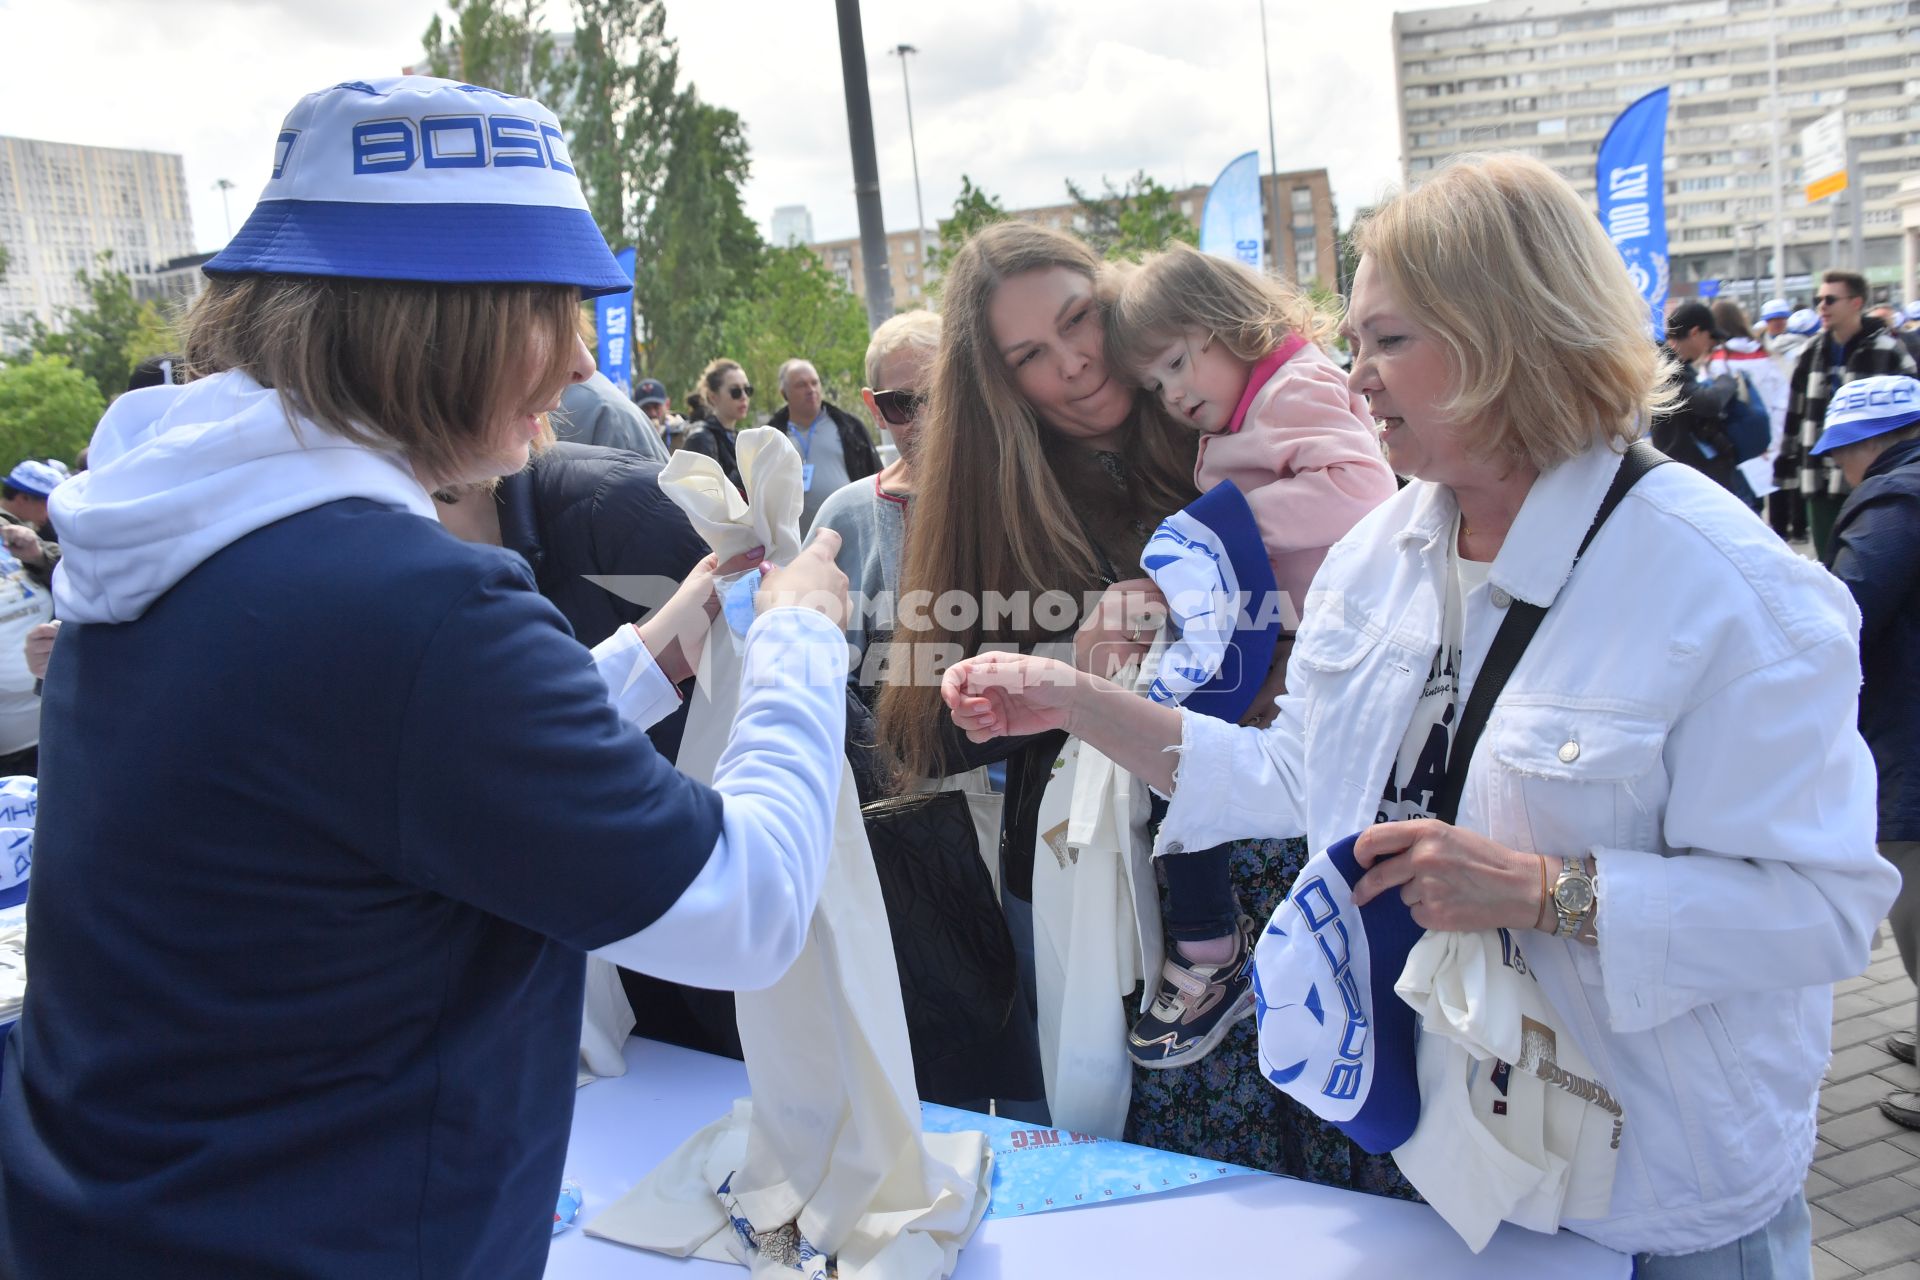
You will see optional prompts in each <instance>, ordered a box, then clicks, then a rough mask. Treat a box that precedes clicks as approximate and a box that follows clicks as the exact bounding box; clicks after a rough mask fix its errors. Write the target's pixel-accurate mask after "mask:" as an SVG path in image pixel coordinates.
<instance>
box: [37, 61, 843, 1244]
mask: <svg viewBox="0 0 1920 1280" xmlns="http://www.w3.org/2000/svg"><path fill="white" fill-rule="evenodd" d="M206 270H207V273H208V275H209V276H210V277H211V278H212V279H211V283H210V285H209V287H208V289H207V291H206V293H205V295H204V296H203V297H202V298H201V299H200V300H199V301H198V302H197V303H196V305H195V308H194V310H193V312H192V314H191V316H190V317H189V319H188V323H187V342H186V357H187V360H188V363H189V365H190V367H191V369H192V370H193V372H194V373H195V375H197V377H196V380H194V381H191V382H188V383H187V384H185V385H181V386H161V387H153V388H149V389H145V390H141V391H135V392H131V393H129V394H127V395H125V396H123V397H122V398H121V399H120V400H118V401H117V402H116V403H115V404H114V406H113V408H112V410H111V411H110V412H109V414H108V415H107V418H106V419H105V420H104V421H103V422H102V424H101V427H100V429H99V431H98V432H97V434H96V436H95V440H94V446H93V454H92V460H93V467H94V469H93V470H91V471H89V472H87V473H85V474H83V475H81V476H78V477H76V478H74V479H73V480H71V481H69V482H68V483H66V484H64V485H62V486H61V487H60V488H59V490H58V491H57V492H56V493H55V495H54V499H53V507H54V513H55V518H56V520H57V521H58V523H59V525H60V528H61V532H62V535H63V542H64V544H65V547H64V549H65V553H66V555H65V561H64V568H63V569H62V570H61V572H60V574H59V575H58V578H57V581H56V587H55V590H56V597H57V602H58V605H59V612H60V615H61V617H62V618H63V619H64V620H65V627H64V630H63V632H62V635H61V640H60V645H59V648H58V650H57V652H56V653H55V655H54V657H53V660H52V663H51V666H50V668H49V670H48V673H47V680H46V702H45V707H46V712H45V719H46V724H47V731H46V733H45V735H44V738H43V742H42V746H41V760H42V770H41V773H42V781H41V793H40V794H41V808H40V814H39V830H38V837H37V839H38V846H39V848H38V853H39V857H38V859H37V862H38V865H37V867H36V872H37V874H36V876H35V879H34V889H33V892H32V894H31V896H30V898H29V902H28V924H29V938H30V943H29V945H30V948H31V952H30V960H31V966H30V967H31V971H32V975H33V980H32V983H31V987H30V990H29V992H28V995H27V999H26V1006H25V1009H24V1012H23V1014H22V1017H21V1021H20V1023H19V1026H18V1027H17V1029H16V1030H15V1032H14V1033H13V1037H12V1039H11V1040H10V1042H9V1044H8V1049H7V1053H6V1058H5V1075H4V1078H3V1079H0V1274H5V1275H9V1276H19V1277H39V1276H80V1275H124V1274H138V1275H141V1276H183V1277H184V1276H194V1277H204V1276H239V1275H266V1274H272V1275H281V1276H350V1275H351V1276H363V1275H364V1276H373V1275H399V1274H406V1275H432V1276H468V1275H486V1276H537V1275H539V1274H540V1272H541V1271H542V1269H543V1267H544V1264H545V1259H546V1249H547V1241H548V1239H549V1229H550V1222H551V1215H552V1210H553V1204H554V1198H555V1193H556V1191H557V1189H558V1187H559V1184H560V1177H561V1163H562V1160H563V1157H564V1154H565V1150H566V1142H567V1131H568V1125H569V1121H570V1117H571V1110H572V1106H573V1085H574V1074H573V1073H574V1064H575V1054H576V1047H577V1045H578V1039H579V1031H580V1009H581V988H582V974H583V967H584V959H583V957H584V954H585V953H587V952H589V951H591V952H595V953H596V954H599V955H603V956H605V957H607V958H609V959H612V960H614V961H616V962H617V963H620V964H624V965H627V966H629V967H632V968H638V969H643V970H647V971H650V972H653V973H655V974H658V975H660V976H662V977H666V978H670V979H673V980H675V981H681V982H694V983H699V984H700V985H703V986H713V987H736V988H745V987H754V986H763V985H766V984H768V983H770V982H772V981H773V980H774V979H775V978H776V977H778V976H779V975H780V973H781V972H783V971H784V969H785V968H786V966H787V965H788V964H789V963H790V962H791V960H792V958H793V957H794V956H795V955H797V954H798V952H799V949H800V946H801V943H802V941H803V938H804V935H805V932H806V928H807V923H808V920H809V917H810V916H811V914H812V910H813V905H814V903H815V901H816V899H817V897H818V893H819V889H820V884H821V880H822V877H823V874H824V871H825V867H826V862H827V855H828V851H829V848H830V831H831V824H832V813H833V799H834V796H835V794H836V788H837V785H838V778H839V770H840V740H841V736H842V732H843V716H844V710H843V702H842V692H841V683H842V679H843V673H842V668H843V667H844V662H845V647H844V641H843V639H842V636H841V631H840V621H839V615H840V614H841V613H843V612H844V607H845V606H844V601H845V579H844V577H842V576H841V575H840V574H839V573H838V571H837V570H835V569H834V567H833V554H834V551H835V549H836V546H837V543H834V542H832V541H831V540H829V541H827V542H825V543H821V544H816V545H815V546H814V547H813V548H812V549H811V550H810V551H808V552H806V553H803V554H802V555H801V556H800V557H799V558H797V559H796V560H795V561H794V562H793V563H792V564H791V565H789V566H787V567H785V568H784V569H775V570H772V571H770V572H767V573H766V575H765V577H764V579H763V580H762V582H761V586H760V594H759V601H758V603H759V615H758V618H757V619H756V620H755V621H753V623H752V625H751V628H750V630H749V632H748V635H747V639H746V646H747V649H746V655H745V661H747V662H748V663H759V664H761V667H762V669H766V670H777V671H780V672H783V673H791V674H790V675H788V676H787V678H786V679H785V680H784V681H782V682H761V683H758V684H755V685H753V686H752V687H750V688H747V689H746V690H745V691H744V692H743V696H742V701H741V709H740V720H739V726H738V727H737V728H736V731H735V735H734V739H733V742H732V744H731V746H730V747H729V749H728V753H727V755H726V756H724V757H723V758H722V762H721V764H720V766H719V769H718V771H717V774H716V783H715V786H714V787H713V788H708V787H705V786H702V785H699V784H697V783H695V782H692V781H690V780H688V779H687V778H685V777H683V776H681V775H679V774H677V773H675V772H674V771H673V770H672V769H671V768H670V767H669V766H668V765H667V764H666V763H665V762H664V761H663V760H662V759H661V758H660V757H659V756H658V755H657V754H656V753H655V752H654V750H653V748H652V746H651V745H650V744H649V743H648V740H647V737H646V735H645V734H644V733H643V732H642V726H643V725H644V724H645V723H646V722H648V721H649V720H650V719H652V718H654V717H657V716H658V715H660V714H663V713H664V712H665V711H666V710H667V709H669V708H671V707H672V706H673V705H674V704H675V702H676V700H677V696H678V695H677V693H676V692H675V690H674V689H673V687H672V685H671V683H670V676H672V675H676V674H680V673H682V672H683V671H684V668H685V665H686V664H685V658H684V657H683V656H681V655H683V654H685V653H690V652H697V647H696V646H697V644H698V642H699V640H700V638H701V636H702V635H703V634H704V629H705V627H706V625H707V620H708V618H709V617H710V616H711V609H712V608H713V606H712V603H711V601H710V599H709V597H710V596H711V576H710V574H708V575H706V576H702V575H696V576H695V578H694V579H692V580H690V582H689V585H688V586H687V587H686V588H684V589H683V590H682V592H681V594H680V596H678V597H676V599H675V601H674V603H673V604H670V605H668V606H667V607H666V608H664V609H663V610H661V611H660V613H659V614H658V615H656V618H655V619H650V620H649V622H648V624H647V627H646V628H643V629H641V630H639V631H636V630H635V629H634V628H631V627H623V628H621V629H620V631H619V632H617V633H616V634H615V636H614V637H613V638H612V639H611V640H608V641H606V642H605V643H603V644H602V645H600V646H599V647H597V648H596V649H595V650H594V651H593V653H592V654H591V655H589V653H588V651H587V650H585V649H583V648H581V647H580V646H579V645H578V644H577V643H575V641H574V639H573V637H572V635H571V634H570V632H569V631H568V629H567V627H566V625H565V623H564V622H563V621H562V619H561V616H560V614H559V613H558V612H557V611H556V610H555V609H554V607H553V606H552V605H551V604H549V603H547V602H546V601H545V600H544V599H542V598H541V597H540V595H538V594H537V593H536V592H535V590H534V584H533V579H532V577H531V575H530V574H529V573H528V570H527V568H526V566H525V564H524V563H522V562H520V561H519V560H518V559H517V558H515V557H513V556H512V555H510V554H509V553H507V552H504V551H501V550H499V549H497V548H493V547H487V546H476V545H472V544H468V543H463V542H461V541H459V540H458V539H456V538H454V537H453V536H452V535H450V534H449V533H448V532H447V531H446V530H445V529H443V528H442V527H441V526H440V524H439V523H438V522H437V521H436V520H435V518H434V508H433V501H432V498H431V496H430V495H431V494H432V493H434V492H436V491H440V490H443V489H448V488H454V487H458V486H464V485H471V484H474V483H476V482H482V481H485V480H487V479H489V478H492V477H496V476H500V475H503V474H507V473H510V472H513V471H516V470H518V469H519V468H520V467H522V466H523V465H525V463H526V461H527V457H528V451H529V447H530V446H531V445H532V444H533V443H534V442H535V441H536V440H538V439H540V438H541V437H542V436H543V434H544V433H545V430H546V427H545V420H544V419H545V414H546V412H547V411H548V410H549V409H551V408H552V407H553V406H554V404H555V403H556V402H557V401H558V400H559V397H560V392H561V390H562V389H563V388H564V387H566V386H568V385H570V384H572V383H577V382H579V381H581V380H583V379H584V378H586V377H587V376H588V375H589V374H590V373H591V372H592V370H593V363H592V360H591V358H590V357H589V356H588V355H587V353H586V351H585V349H584V348H583V347H582V346H581V345H580V342H579V340H578V338H577V337H576V336H575V317H576V313H577V309H578V305H579V302H580V300H581V298H583V297H591V296H594V295H597V294H601V293H606V292H610V291H613V290H616V289H624V288H626V287H628V286H627V281H626V279H625V278H624V277H623V276H622V274H621V272H620V271H619V269H618V267H617V266H616V265H615V263H614V259H613V256H612V254H611V253H609V252H608V250H607V246H606V243H605V242H604V240H603V239H602V238H601V235H600V233H599V231H598V230H597V229H596V228H595V225H594V223H593V220H592V218H591V217H590V216H589V215H588V213H587V209H586V205H585V201H584V200H583V198H582V196H581V192H580V187H579V184H578V181H577V180H576V178H575V176H574V171H573V167H572V162H571V160H570V159H569V156H568V153H567V147H566V141H565V139H564V138H563V137H562V135H561V131H560V128H559V125H558V123H557V122H556V121H555V119H554V116H553V114H552V113H551V112H549V111H548V110H547V109H546V108H544V107H542V106H541V105H539V104H538V103H536V102H532V101H529V100H527V99H524V98H516V97H513V96H510V95H507V94H503V93H498V92H495V91H493V90H489V89H482V88H478V87H475V86H473V85H465V84H457V83H454V82H451V81H446V80H435V79H427V78H422V77H402V78H396V79H388V80H379V81H373V82H353V83H348V84H341V85H336V86H334V87H332V88H330V89H326V90H323V91H321V92H318V93H314V94H310V95H308V96H307V97H305V98H303V99H302V100H301V101H300V103H299V104H298V105H297V106H295V107H294V109H293V111H292V113H291V114H290V115H288V117H287V119H286V122H285V124H284V125H283V126H282V127H281V129H280V130H279V132H278V134H277V136H276V138H275V143H274V153H273V173H272V177H271V179H270V180H269V181H268V183H267V186H266V190H265V192H264V193H263V195H262V198H261V200H260V203H259V204H258V205H257V206H256V207H255V209H254V211H253V213H252V215H251V216H250V217H249V218H248V220H247V223H246V225H245V226H244V227H243V228H242V229H241V231H240V233H239V235H237V236H235V237H234V239H233V242H232V243H231V244H229V245H228V246H227V248H226V249H225V250H223V251H222V252H221V253H220V254H218V255H217V256H216V257H214V258H213V260H212V261H210V262H209V263H208V264H207V267H206ZM802 596H805V597H806V598H807V599H808V600H809V601H821V602H823V603H821V604H820V606H819V607H818V608H817V609H816V608H809V607H800V606H798V605H797V604H795V603H792V602H796V601H798V600H799V599H801V597H802Z"/></svg>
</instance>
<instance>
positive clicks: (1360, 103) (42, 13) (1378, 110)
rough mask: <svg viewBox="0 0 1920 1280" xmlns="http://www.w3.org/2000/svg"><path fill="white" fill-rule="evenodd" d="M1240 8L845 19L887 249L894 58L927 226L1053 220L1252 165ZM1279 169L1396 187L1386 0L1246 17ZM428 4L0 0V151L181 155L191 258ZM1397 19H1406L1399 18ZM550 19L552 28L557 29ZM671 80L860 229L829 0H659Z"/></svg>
mask: <svg viewBox="0 0 1920 1280" xmlns="http://www.w3.org/2000/svg"><path fill="white" fill-rule="evenodd" d="M1259 3H1260V0H1182V2H1181V3H1179V4H1177V5H1176V4H1173V3H1169V2H1168V0H865V3H864V6H863V11H864V27H865V37H866V46H867V74H868V80H869V84H870V86H871V93H872V98H873V122H874V130H875V135H876V138H877V141H878V146H879V157H880V172H881V181H882V192H881V195H882V200H883V202H884V206H885V212H886V221H887V226H888V228H889V229H896V230H897V229H901V228H907V227H911V226H912V225H913V223H914V194H913V168H912V162H911V159H910V156H909V152H908V145H907V121H906V109H905V105H904V102H903V98H902V92H901V81H900V62H899V59H898V58H896V57H892V56H889V54H888V53H887V52H886V51H887V50H888V49H889V48H891V47H892V46H894V45H897V44H900V43H903V42H904V43H908V44H912V45H915V46H917V47H918V48H919V50H920V52H919V54H918V55H917V56H916V57H914V58H913V59H912V62H911V67H910V73H911V75H912V77H913V109H914V124H915V127H916V130H917V133H918V139H919V146H920V175H921V182H922V185H923V188H924V192H925V198H926V210H927V221H928V224H929V225H930V226H931V225H932V224H933V223H934V221H935V220H936V219H937V218H938V217H939V216H941V215H942V214H944V213H945V212H946V211H947V210H949V209H950V208H951V206H952V203H953V199H954V196H955V195H956V194H957V192H958V191H959V187H960V176H961V175H962V174H963V173H964V174H967V175H969V176H971V177H972V178H973V180H974V182H975V183H976V184H978V185H980V186H982V187H984V188H985V189H986V190H987V191H989V192H992V193H994V194H995V195H998V196H999V197H1000V198H1001V199H1002V200H1003V201H1004V202H1005V203H1006V204H1007V206H1008V207H1010V208H1018V207H1021V206H1023V205H1035V204H1052V203H1057V202H1061V201H1063V200H1064V199H1065V198H1066V197H1065V190H1064V186H1063V181H1064V180H1065V179H1067V178H1072V179H1074V180H1075V181H1078V182H1080V183H1082V184H1083V185H1085V184H1098V182H1099V181H1100V179H1101V177H1102V175H1107V176H1111V177H1113V178H1114V179H1116V181H1117V180H1120V179H1123V178H1124V177H1125V176H1127V175H1128V174H1131V173H1133V172H1134V171H1136V170H1139V169H1145V170H1146V171H1147V172H1148V173H1149V174H1151V175H1153V176H1154V177H1156V178H1158V179H1159V180H1160V181H1161V182H1163V183H1166V184H1167V185H1169V186H1182V185H1195V184H1201V183H1206V182H1209V181H1211V180H1212V178H1213V176H1214V175H1215V174H1216V173H1217V172H1218V171H1219V169H1220V167H1221V166H1222V165H1223V164H1225V163H1226V162H1227V161H1228V160H1230V159H1231V158H1232V157H1233V156H1235V155H1237V154H1239V153H1240V152H1243V151H1247V150H1251V149H1255V148H1258V149H1259V151H1260V152H1261V156H1262V163H1263V165H1264V164H1265V163H1266V156H1267V150H1268V143H1267V111H1266V99H1265V96H1264V77H1263V72H1262V69H1261V58H1260V25H1259V12H1260V10H1259ZM1266 3H1267V7H1268V22H1269V24H1270V32H1271V37H1272V51H1273V100H1274V115H1275V121H1276V126H1277V133H1278V141H1279V156H1280V167H1281V168H1282V169H1309V168H1321V167H1324V168H1326V169H1328V170H1330V171H1331V173H1332V177H1333V186H1334V195H1335V199H1336V201H1337V202H1338V204H1339V206H1340V215H1341V219H1342V221H1343V222H1344V221H1345V220H1346V219H1348V218H1349V217H1350V216H1351V214H1352V212H1353V210H1354V209H1356V208H1358V207H1359V206H1361V205H1365V204H1369V203H1371V202H1372V201H1373V200H1374V199H1376V198H1377V197H1378V195H1379V194H1380V192H1381V191H1382V190H1384V189H1385V188H1386V187H1387V186H1388V185H1390V184H1391V183H1392V182H1393V181H1394V180H1395V178H1396V176H1397V174H1398V155H1397V151H1398V125H1397V121H1396V117H1395V113H1394V98H1393V62H1392V56H1391V43H1390V39H1389V25H1390V22H1391V15H1392V10H1393V8H1394V7H1395V4H1394V0H1348V2H1347V3H1344V4H1339V5H1328V4H1324V3H1313V2H1309V0H1266ZM437 7H438V4H437V0H0V49H4V50H6V53H7V56H6V64H7V65H6V75H5V76H4V77H0V133H8V134H13V135H16V136H25V137H30V138H47V139H53V140H57V141H64V142H82V143H91V144H96V145H101V146H124V147H141V148H150V149H153V150H159V151H171V152H177V153H179V154H181V155H183V156H185V158H186V171H187V185H188V191H189V195H190V197H191V199H192V202H193V207H194V214H195V229H196V234H197V237H198V240H199V244H200V247H201V248H202V249H208V250H211V249H214V248H217V247H218V246H219V245H220V244H221V243H223V242H224V241H225V239H226V234H227V222H226V214H225V213H223V210H222V205H221V197H220V193H219V192H218V191H216V190H215V189H214V183H215V181H216V180H217V179H220V178H226V179H229V180H231V181H232V182H234V183H235V184H236V187H235V189H234V190H233V191H232V192H231V193H230V197H229V198H230V201H231V205H232V210H231V216H232V219H233V225H235V226H238V225H239V224H240V222H241V221H242V220H243V219H244V218H245V216H246V213H247V210H248V209H250V208H251V207H252V204H253V199H254V195H255V193H257V192H258V190H259V188H260V186H261V184H262V183H263V182H264V181H265V179H266V171H267V166H268V161H269V157H270V153H271V142H272V138H273V135H274V134H275V132H276V131H277V126H278V123H279V121H280V118H281V117H282V116H283V115H284V114H285V112H286V110H287V108H288V107H290V106H291V105H292V103H293V100H294V99H295V98H297V97H298V96H299V94H300V93H302V92H305V91H307V90H309V89H312V88H318V87H321V86H324V85H327V84H331V83H334V82H337V81H340V80H345V79H357V78H363V77H371V76H376V75H382V74H392V73H395V72H397V71H398V70H399V68H400V66H401V65H402V64H403V63H406V62H408V61H410V60H412V59H413V58H415V57H416V56H417V55H418V50H419V36H420V33H421V31H422V30H424V29H425V27H426V25H427V22H428V20H429V19H430V18H431V16H432V15H433V13H434V12H435V11H436V8H437ZM1402 7H1409V8H1411V7H1420V6H1419V4H1418V3H1417V2H1413V3H1409V2H1408V0H1402ZM567 12H568V8H567V5H566V3H565V0H549V15H550V16H549V18H548V26H549V28H551V29H564V28H566V27H567V26H568V25H569V22H568V19H567ZM667 25H668V30H669V32H670V33H671V34H672V35H674V36H675V37H677V38H678V40H679V42H680V50H681V60H682V68H683V76H684V77H686V78H690V79H691V80H692V81H693V82H694V83H696V84H697V85H698V86H699V88H700V91H701V93H702V95H703V96H705V97H706V98H708V99H709V100H710V101H714V102H718V103H721V104H723V105H725V106H728V107H731V108H733V109H734V110H736V111H738V112H739V113H740V114H741V116H742V117H743V118H744V119H745V120H746V122H747V128H748V139H749V141H750V143H751V145H752V148H753V178H752V181H751V183H750V184H749V187H748V189H747V193H746V196H747V208H748V211H749V212H750V213H751V214H752V215H753V216H754V217H755V218H757V219H758V220H759V221H760V224H761V226H762V229H763V230H764V229H766V228H767V226H768V224H769V222H770V219H771V217H772V214H773V210H774V208H775V206H778V205H784V204H804V205H806V206H808V207H809V208H810V209H811V210H812V213H813V219H814V230H815V233H816V235H817V236H818V237H819V238H821V239H831V238H836V237H841V236H851V235H855V234H857V233H858V224H857V220H856V215H855V211H854V201H853V178H852V164H851V160H850V159H849V152H848V147H847V118H846V106H845V100H844V97H843V95H842V92H841V76H840V55H839V45H838V39H837V34H836V28H835V19H834V5H833V3H832V0H801V2H800V3H794V2H793V0H784V2H779V0H669V3H668V17H667Z"/></svg>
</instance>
